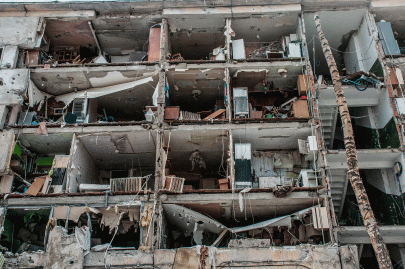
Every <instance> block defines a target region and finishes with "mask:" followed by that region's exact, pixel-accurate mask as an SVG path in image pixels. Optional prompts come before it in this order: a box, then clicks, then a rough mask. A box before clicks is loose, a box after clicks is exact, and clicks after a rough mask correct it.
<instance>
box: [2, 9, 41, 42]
mask: <svg viewBox="0 0 405 269" xmlns="http://www.w3.org/2000/svg"><path fill="white" fill-rule="evenodd" d="M39 23H40V18H39V17H0V33H1V34H0V46H2V45H18V46H20V47H22V48H33V47H35V45H36V43H37V28H38V26H39Z"/></svg>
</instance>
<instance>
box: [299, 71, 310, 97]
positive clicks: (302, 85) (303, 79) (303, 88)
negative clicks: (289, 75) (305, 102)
mask: <svg viewBox="0 0 405 269" xmlns="http://www.w3.org/2000/svg"><path fill="white" fill-rule="evenodd" d="M297 86H298V94H299V95H300V96H303V95H307V91H308V84H307V76H306V75H299V76H298V81H297Z"/></svg>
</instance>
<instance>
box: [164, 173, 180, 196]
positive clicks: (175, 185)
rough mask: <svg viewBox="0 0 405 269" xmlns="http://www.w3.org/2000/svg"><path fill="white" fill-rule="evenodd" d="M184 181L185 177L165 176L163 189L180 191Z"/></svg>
mask: <svg viewBox="0 0 405 269" xmlns="http://www.w3.org/2000/svg"><path fill="white" fill-rule="evenodd" d="M184 181H185V179H184V178H181V177H173V176H167V177H166V181H165V184H164V186H165V190H168V191H171V192H177V193H182V192H183V186H184Z"/></svg>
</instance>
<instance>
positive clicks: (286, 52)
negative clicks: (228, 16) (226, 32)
mask: <svg viewBox="0 0 405 269" xmlns="http://www.w3.org/2000/svg"><path fill="white" fill-rule="evenodd" d="M299 20H300V18H299V13H298V12H291V13H284V14H277V15H268V16H266V15H262V16H258V17H252V18H233V19H232V23H231V28H232V30H233V32H232V33H231V37H232V39H231V45H232V59H234V60H266V59H272V60H276V59H283V58H301V57H303V55H305V54H304V53H303V46H302V41H303V38H302V33H301V31H300V28H299V27H298V25H299Z"/></svg>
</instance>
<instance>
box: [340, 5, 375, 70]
mask: <svg viewBox="0 0 405 269" xmlns="http://www.w3.org/2000/svg"><path fill="white" fill-rule="evenodd" d="M373 25H374V24H373V22H371V21H370V16H368V14H367V13H366V15H365V16H364V17H363V21H362V22H361V24H360V27H359V29H358V30H357V32H355V33H354V34H353V35H352V37H351V38H350V41H349V45H348V47H347V49H346V53H345V54H344V56H343V59H344V61H345V66H346V69H347V71H348V72H349V73H355V72H357V71H360V70H363V71H369V70H370V69H371V67H373V65H374V63H375V61H376V60H377V58H378V52H377V47H376V43H375V39H374V38H373V37H374V34H373Z"/></svg>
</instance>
